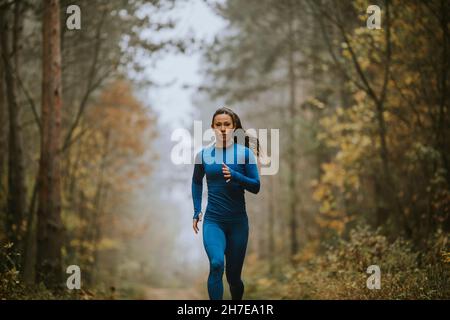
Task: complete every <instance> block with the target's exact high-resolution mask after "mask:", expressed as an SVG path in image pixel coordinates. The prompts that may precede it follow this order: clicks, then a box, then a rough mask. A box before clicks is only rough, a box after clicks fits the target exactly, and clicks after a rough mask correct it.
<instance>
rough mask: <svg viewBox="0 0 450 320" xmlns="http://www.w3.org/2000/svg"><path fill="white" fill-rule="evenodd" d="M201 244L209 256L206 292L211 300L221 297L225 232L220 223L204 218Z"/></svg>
mask: <svg viewBox="0 0 450 320" xmlns="http://www.w3.org/2000/svg"><path fill="white" fill-rule="evenodd" d="M203 245H204V246H205V250H206V253H207V254H208V258H209V276H208V294H209V298H210V299H211V300H221V299H222V298H223V282H222V277H223V270H224V255H225V246H226V241H225V233H224V230H223V227H222V226H221V224H220V223H217V222H214V221H209V220H204V222H203Z"/></svg>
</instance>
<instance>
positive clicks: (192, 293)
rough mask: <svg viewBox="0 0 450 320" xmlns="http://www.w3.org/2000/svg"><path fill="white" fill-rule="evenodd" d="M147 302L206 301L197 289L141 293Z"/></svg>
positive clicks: (156, 289) (158, 289)
mask: <svg viewBox="0 0 450 320" xmlns="http://www.w3.org/2000/svg"><path fill="white" fill-rule="evenodd" d="M143 295H144V299H147V300H202V299H207V297H205V296H204V294H202V293H201V292H199V290H198V289H197V288H195V287H194V288H153V287H148V288H146V289H144V292H143Z"/></svg>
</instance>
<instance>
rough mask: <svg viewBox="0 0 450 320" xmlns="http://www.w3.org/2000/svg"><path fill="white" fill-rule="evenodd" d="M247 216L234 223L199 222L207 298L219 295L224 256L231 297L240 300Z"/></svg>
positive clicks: (221, 284) (221, 289) (206, 220)
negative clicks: (205, 260)
mask: <svg viewBox="0 0 450 320" xmlns="http://www.w3.org/2000/svg"><path fill="white" fill-rule="evenodd" d="M248 230H249V226H248V218H247V216H245V219H242V220H240V221H237V222H216V221H213V220H208V219H205V220H204V222H203V245H204V247H205V250H206V253H207V254H208V258H209V276H208V294H209V298H210V299H211V300H221V299H222V298H223V282H222V277H223V271H224V256H225V258H226V269H225V271H226V276H227V281H228V284H229V286H230V293H231V299H233V300H242V296H243V294H244V283H243V282H242V280H241V271H242V265H243V264H244V258H245V251H246V249H247V242H248Z"/></svg>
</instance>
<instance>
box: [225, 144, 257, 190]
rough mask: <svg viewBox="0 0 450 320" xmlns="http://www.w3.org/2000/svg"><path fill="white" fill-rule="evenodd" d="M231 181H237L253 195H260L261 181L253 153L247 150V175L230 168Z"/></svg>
mask: <svg viewBox="0 0 450 320" xmlns="http://www.w3.org/2000/svg"><path fill="white" fill-rule="evenodd" d="M228 169H229V170H230V173H231V179H234V180H235V181H237V182H238V183H239V184H240V185H241V186H243V187H244V189H247V190H248V191H250V192H251V193H255V194H256V193H258V192H259V189H260V187H261V183H260V181H259V173H258V166H257V164H256V159H255V156H254V154H253V151H252V150H250V149H248V148H246V149H245V175H244V174H242V173H240V172H238V171H235V170H233V169H231V168H229V167H228Z"/></svg>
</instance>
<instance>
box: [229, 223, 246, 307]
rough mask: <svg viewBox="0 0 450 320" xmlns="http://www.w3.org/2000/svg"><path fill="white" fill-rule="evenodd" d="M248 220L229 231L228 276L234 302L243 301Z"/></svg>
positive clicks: (230, 228) (234, 225)
mask: <svg viewBox="0 0 450 320" xmlns="http://www.w3.org/2000/svg"><path fill="white" fill-rule="evenodd" d="M248 230H249V227H248V220H247V219H245V220H243V221H242V222H237V223H233V224H232V225H230V227H229V228H228V230H227V238H226V239H227V245H226V250H225V257H226V276H227V281H228V284H229V285H230V293H231V299H232V300H242V296H243V294H244V283H243V282H242V279H241V272H242V266H243V264H244V258H245V252H246V250H247V242H248Z"/></svg>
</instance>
